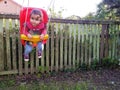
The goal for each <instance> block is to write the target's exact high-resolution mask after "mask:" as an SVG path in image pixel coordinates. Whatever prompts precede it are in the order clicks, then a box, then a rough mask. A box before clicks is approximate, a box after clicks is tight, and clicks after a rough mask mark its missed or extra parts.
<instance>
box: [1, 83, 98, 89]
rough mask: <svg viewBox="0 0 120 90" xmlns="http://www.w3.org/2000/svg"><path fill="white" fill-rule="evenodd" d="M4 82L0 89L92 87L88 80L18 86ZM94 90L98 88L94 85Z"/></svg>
mask: <svg viewBox="0 0 120 90" xmlns="http://www.w3.org/2000/svg"><path fill="white" fill-rule="evenodd" d="M3 83H4V84H3ZM3 83H2V84H1V83H0V86H1V85H2V87H0V90H1V89H2V90H6V89H8V88H9V90H89V89H90V88H91V87H90V85H89V84H88V82H76V83H73V82H51V83H50V82H49V83H43V82H39V83H38V82H37V83H32V84H25V83H21V84H20V85H18V86H14V85H13V82H8V83H9V84H8V83H5V82H3ZM14 84H15V83H14ZM12 85H13V86H12ZM92 90H96V88H95V87H92Z"/></svg>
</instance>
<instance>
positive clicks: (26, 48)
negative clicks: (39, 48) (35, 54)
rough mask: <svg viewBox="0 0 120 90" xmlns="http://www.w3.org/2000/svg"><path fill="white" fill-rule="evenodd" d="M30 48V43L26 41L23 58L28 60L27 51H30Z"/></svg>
mask: <svg viewBox="0 0 120 90" xmlns="http://www.w3.org/2000/svg"><path fill="white" fill-rule="evenodd" d="M32 49H33V47H32V45H29V44H28V43H26V45H25V51H24V59H25V61H28V60H29V53H30V52H31V51H32Z"/></svg>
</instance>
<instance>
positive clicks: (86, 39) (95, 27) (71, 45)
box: [0, 15, 120, 75]
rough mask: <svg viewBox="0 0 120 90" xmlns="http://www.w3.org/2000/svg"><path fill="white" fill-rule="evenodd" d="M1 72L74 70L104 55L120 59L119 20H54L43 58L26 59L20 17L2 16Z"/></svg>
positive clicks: (50, 27) (100, 58)
mask: <svg viewBox="0 0 120 90" xmlns="http://www.w3.org/2000/svg"><path fill="white" fill-rule="evenodd" d="M0 20H1V21H0V75H6V74H19V75H23V74H34V73H38V72H52V71H59V70H67V69H75V68H78V67H80V66H81V65H82V64H83V63H84V64H86V65H88V66H90V65H91V63H92V62H93V61H94V60H98V62H99V63H100V64H101V63H102V59H103V58H105V57H110V58H116V59H119V58H120V35H119V34H120V22H118V21H93V20H91V21H89V20H66V19H51V21H50V22H49V23H48V34H49V39H48V41H47V44H46V45H44V50H43V53H42V58H41V59H38V58H37V52H36V49H34V50H33V52H32V53H31V54H30V61H29V62H25V61H24V58H23V52H24V47H23V46H22V44H21V41H20V35H19V18H18V16H9V15H4V16H0Z"/></svg>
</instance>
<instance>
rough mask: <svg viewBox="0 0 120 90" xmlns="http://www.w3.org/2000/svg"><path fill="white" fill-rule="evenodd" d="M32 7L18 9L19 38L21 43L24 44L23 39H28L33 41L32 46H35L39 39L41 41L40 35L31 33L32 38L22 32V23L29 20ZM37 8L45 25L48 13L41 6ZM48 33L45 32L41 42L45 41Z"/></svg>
mask: <svg viewBox="0 0 120 90" xmlns="http://www.w3.org/2000/svg"><path fill="white" fill-rule="evenodd" d="M32 9H35V8H32V7H24V8H22V9H21V11H20V39H21V43H22V45H25V41H30V42H32V43H33V46H34V47H36V45H37V43H38V42H39V41H41V39H40V36H39V35H33V36H32V38H31V39H30V38H28V37H27V36H26V35H24V34H23V28H24V23H25V22H27V21H29V20H30V12H31V10H32ZM37 9H39V10H40V11H41V12H42V14H43V21H42V22H43V23H44V24H45V25H46V24H47V23H48V15H47V12H46V11H45V10H44V9H41V8H37ZM48 37H49V36H48V34H46V35H45V36H44V39H43V42H46V40H47V39H48Z"/></svg>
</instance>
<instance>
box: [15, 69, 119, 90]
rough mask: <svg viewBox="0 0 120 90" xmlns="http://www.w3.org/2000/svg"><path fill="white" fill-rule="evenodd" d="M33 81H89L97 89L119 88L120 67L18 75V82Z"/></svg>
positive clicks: (115, 89)
mask: <svg viewBox="0 0 120 90" xmlns="http://www.w3.org/2000/svg"><path fill="white" fill-rule="evenodd" d="M33 82H45V83H49V82H67V83H79V82H88V83H89V85H90V86H96V87H97V90H119V89H120V68H117V69H102V70H97V71H81V70H78V71H75V72H58V73H55V72H52V74H51V75H50V74H48V73H46V74H37V75H26V76H17V77H16V84H20V83H33Z"/></svg>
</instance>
